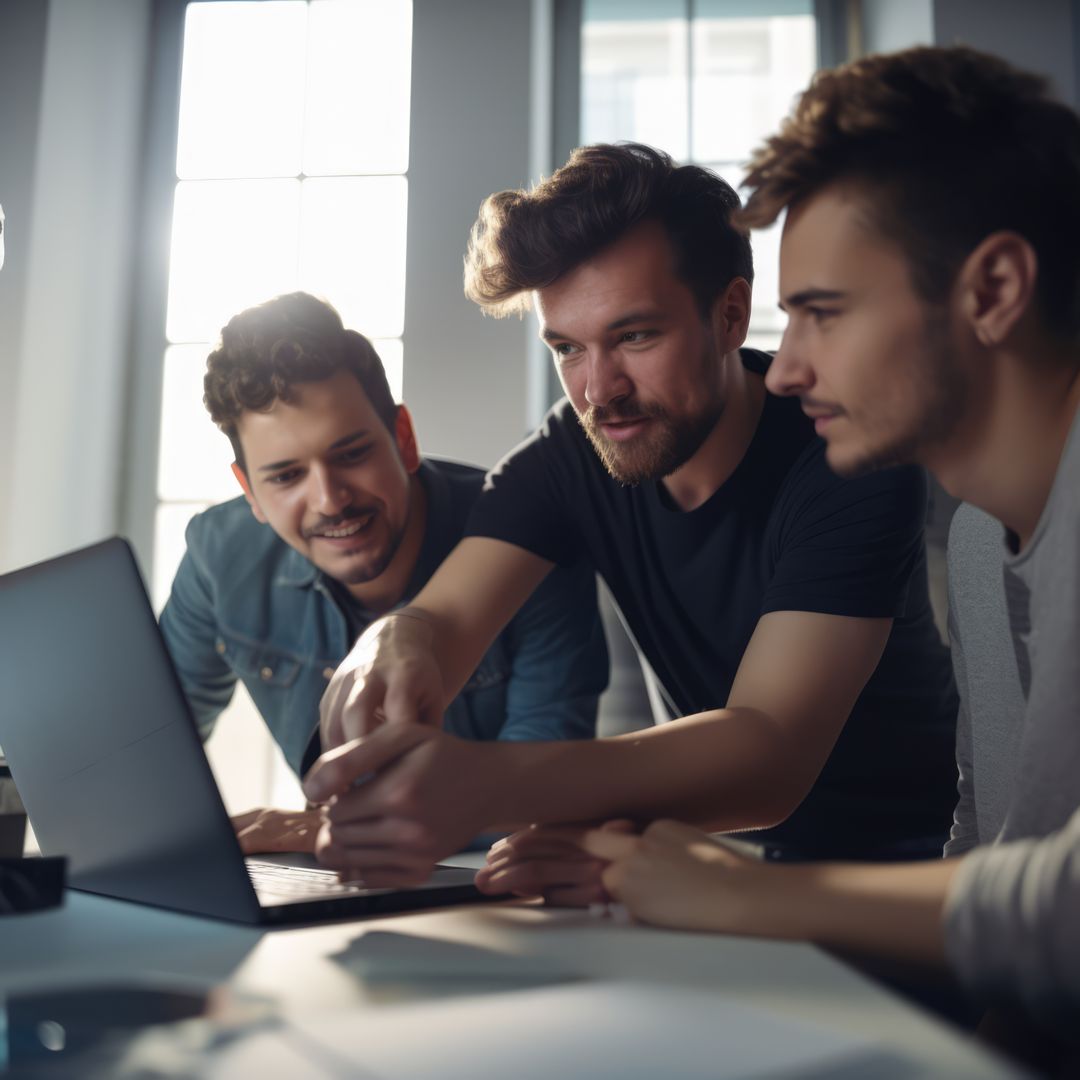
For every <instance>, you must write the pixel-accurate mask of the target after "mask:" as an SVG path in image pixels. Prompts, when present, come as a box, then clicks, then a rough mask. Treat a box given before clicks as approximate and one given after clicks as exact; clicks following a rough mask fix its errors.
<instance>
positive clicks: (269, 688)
mask: <svg viewBox="0 0 1080 1080" xmlns="http://www.w3.org/2000/svg"><path fill="white" fill-rule="evenodd" d="M205 391H206V393H205V398H204V401H205V403H206V407H207V409H208V411H209V413H210V416H211V418H212V419H213V421H214V422H215V423H216V424H217V425H218V427H219V428H221V430H222V431H223V432H224V433H225V434H226V435H227V436H228V438H229V440H230V442H231V443H232V447H233V453H234V455H235V458H236V462H235V464H234V466H233V470H234V472H235V474H236V478H237V479H238V480H239V482H240V485H241V487H242V488H243V491H244V498H242V499H241V498H238V499H234V500H232V501H231V502H227V503H224V504H223V505H220V506H215V507H212V508H211V509H209V510H207V511H206V512H205V513H202V514H199V515H198V516H197V517H195V518H194V520H193V521H192V522H191V524H190V525H189V527H188V531H187V551H186V553H185V555H184V558H183V561H182V563H181V565H180V569H179V571H178V572H177V575H176V578H175V581H174V582H173V587H172V594H171V596H170V598H169V601H168V603H167V604H166V606H165V609H164V611H163V612H162V615H161V627H162V630H163V632H164V634H165V640H166V642H167V643H168V646H169V650H170V652H171V654H172V658H173V660H174V662H175V664H176V667H177V670H178V672H179V675H180V681H181V683H182V685H183V688H184V691H185V693H186V695H187V697H188V700H189V701H190V703H191V705H192V707H193V710H194V712H195V717H196V720H197V721H198V723H199V726H200V729H201V731H202V733H203V735H204V737H205V736H208V735H209V734H210V731H211V730H212V728H213V725H214V723H215V721H216V719H217V717H218V714H219V713H220V712H221V710H222V709H223V708H224V707H225V705H226V704H227V703H228V701H229V699H230V697H231V696H232V693H233V689H234V687H235V685H236V682H237V681H238V680H239V681H240V682H242V683H243V684H244V685H245V686H246V688H247V689H248V691H249V692H250V694H251V697H252V699H253V700H254V702H255V705H256V706H257V708H258V709H259V712H260V713H261V715H262V717H263V719H264V720H265V721H266V724H267V727H268V728H269V729H270V733H271V734H272V735H273V737H274V739H275V740H276V741H277V743H278V745H279V746H280V747H281V750H282V753H283V754H284V757H285V760H286V762H287V763H288V764H289V766H290V767H291V768H292V770H293V771H294V772H295V773H296V774H297V776H303V774H304V772H305V771H306V769H307V767H308V766H309V765H310V763H311V762H312V761H313V760H314V759H315V758H316V757H317V756H318V754H319V751H320V744H319V738H318V722H319V699H320V697H321V695H322V693H323V690H324V689H325V687H326V683H327V680H328V679H329V677H330V675H332V674H333V672H334V669H335V668H336V667H337V665H338V664H339V663H340V662H341V660H342V659H343V658H344V656H345V655H346V654H347V653H348V651H349V649H350V647H351V646H352V644H353V643H354V642H355V641H356V639H357V637H358V636H359V635H360V634H361V632H362V631H363V630H364V628H365V627H366V626H367V625H368V624H369V623H370V622H371V621H372V620H373V619H375V618H377V617H379V616H381V615H384V614H385V613H386V612H388V611H393V610H395V609H396V608H398V607H400V606H402V605H404V604H406V603H408V601H409V600H411V599H412V597H413V596H414V595H415V594H416V593H417V592H418V591H419V590H420V589H421V588H422V587H423V586H424V584H425V583H426V582H427V580H428V578H429V577H430V576H431V574H432V573H433V572H434V571H435V569H436V568H437V567H438V565H439V563H440V562H441V561H442V560H443V558H444V557H445V556H446V554H447V553H448V552H449V551H450V550H451V549H452V548H453V547H454V545H455V544H456V543H457V541H458V540H459V539H460V537H461V535H462V532H463V530H464V528H465V522H466V519H467V517H468V514H469V511H470V509H471V507H472V505H473V503H474V502H475V501H476V499H477V497H478V496H479V494H480V488H481V484H482V482H483V471H482V470H480V469H477V468H474V467H472V466H468V465H460V464H457V463H454V462H449V461H442V460H436V459H433V458H424V457H422V456H421V454H420V448H419V445H418V442H417V438H416V433H415V431H414V430H413V424H412V419H411V417H410V416H409V412H408V410H407V409H406V408H405V406H404V405H398V404H395V402H394V400H393V398H392V397H391V394H390V389H389V387H388V385H387V382H386V375H385V373H384V371H383V367H382V363H381V361H380V360H379V357H378V355H377V353H376V352H375V350H374V348H372V346H371V343H370V342H369V341H368V340H367V339H366V338H365V337H363V336H362V335H361V334H358V333H356V332H355V331H352V330H346V329H345V327H344V326H343V325H342V322H341V319H340V317H339V316H338V313H337V312H336V311H335V310H334V309H333V308H332V307H331V306H330V305H329V304H327V303H325V302H324V301H322V300H318V299H316V298H315V297H313V296H310V295H308V294H306V293H293V294H290V295H286V296H279V297H277V298H276V299H274V300H270V301H268V302H267V303H265V304H260V305H258V306H257V307H253V308H250V309H248V310H247V311H244V312H241V313H240V314H239V315H236V316H235V317H234V318H232V319H231V320H230V321H229V323H228V325H227V326H226V327H225V328H224V330H223V331H222V334H221V341H220V344H219V345H218V347H217V348H216V349H215V350H214V351H213V352H212V353H211V354H210V356H209V359H208V360H207V370H206V378H205ZM606 682H607V653H606V649H605V646H604V640H603V631H602V629H601V626H600V622H599V617H598V614H597V608H596V597H595V579H594V575H593V574H592V571H591V570H590V569H589V568H588V567H586V566H584V565H583V564H578V565H576V566H573V567H567V568H566V569H565V570H563V571H561V572H560V573H559V574H557V575H553V577H552V578H551V579H550V580H548V581H545V582H544V583H543V585H542V586H541V587H540V588H539V589H537V590H536V593H535V594H534V595H533V596H532V597H531V598H530V599H529V600H528V602H527V603H526V604H525V605H524V606H523V607H522V608H521V610H520V612H518V614H517V615H516V617H515V618H514V619H513V620H511V621H510V623H509V624H508V625H507V626H506V628H505V629H504V630H503V631H502V632H501V633H500V634H499V636H498V638H497V639H495V640H494V641H492V642H491V644H490V647H489V648H487V649H486V650H485V651H484V652H483V654H482V655H478V656H477V657H476V658H475V663H474V664H473V665H472V667H471V669H470V671H469V673H468V676H467V678H466V679H465V680H464V681H463V685H462V686H461V687H460V688H459V692H457V693H456V694H455V695H454V697H453V701H452V702H450V704H449V707H448V708H447V709H446V710H445V728H446V730H447V731H449V732H453V733H454V734H455V735H457V736H460V737H461V738H465V739H477V740H485V739H490V740H500V739H501V740H541V741H542V740H545V739H555V738H558V739H582V738H588V737H590V736H592V735H593V734H594V733H595V720H596V705H597V699H598V696H599V694H600V692H601V691H602V690H603V688H604V686H605V685H606ZM438 719H439V720H440V721H442V720H443V716H442V714H441V713H440V716H439V718H438ZM317 818H318V815H317V813H316V812H315V811H313V810H309V811H304V812H301V813H295V814H294V813H287V812H284V811H277V810H255V811H252V812H251V813H249V814H244V815H241V816H240V817H238V818H237V819H236V820H235V822H234V824H235V825H236V827H237V829H238V832H239V835H240V838H241V842H242V844H243V846H244V847H245V849H246V850H248V851H268V850H293V851H295V850H306V851H311V850H312V848H313V846H314V842H315V836H316V833H317V831H318V829H317V824H318V821H317ZM485 824H486V823H485ZM402 858H405V859H407V856H406V855H402Z"/></svg>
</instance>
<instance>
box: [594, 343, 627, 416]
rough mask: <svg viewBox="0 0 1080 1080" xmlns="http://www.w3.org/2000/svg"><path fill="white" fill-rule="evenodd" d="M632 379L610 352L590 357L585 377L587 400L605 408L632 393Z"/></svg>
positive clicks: (599, 352) (598, 353)
mask: <svg viewBox="0 0 1080 1080" xmlns="http://www.w3.org/2000/svg"><path fill="white" fill-rule="evenodd" d="M630 389H631V387H630V380H629V378H628V377H627V375H626V372H625V371H623V369H622V367H621V365H620V364H619V362H618V360H617V359H616V358H615V357H614V356H613V355H612V354H611V353H608V352H602V351H598V352H596V353H594V354H593V355H592V356H590V357H589V360H588V366H587V369H586V379H585V400H586V401H587V402H588V403H589V404H590V405H595V406H597V407H598V408H603V407H604V406H605V405H610V404H611V402H613V401H617V400H618V399H619V398H623V397H627V396H628V395H629V393H630Z"/></svg>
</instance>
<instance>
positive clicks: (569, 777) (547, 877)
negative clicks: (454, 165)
mask: <svg viewBox="0 0 1080 1080" xmlns="http://www.w3.org/2000/svg"><path fill="white" fill-rule="evenodd" d="M738 206H739V201H738V198H737V196H736V195H735V193H734V191H732V189H731V188H730V187H729V186H728V185H727V184H726V183H725V182H724V181H723V180H722V179H721V178H720V177H718V176H717V175H716V174H714V173H711V172H710V171H708V170H706V169H702V168H698V167H696V166H678V165H676V164H675V163H674V162H673V161H672V160H671V159H670V158H669V157H668V156H667V155H666V154H663V153H660V152H659V151H656V150H654V149H651V148H649V147H646V146H641V145H637V144H627V145H621V146H592V147H585V148H582V149H579V150H577V151H575V153H574V155H573V156H572V157H571V159H570V161H569V162H568V163H567V164H566V165H565V166H564V167H563V168H561V169H559V170H557V171H556V172H555V173H554V174H553V175H552V176H551V177H549V178H548V179H547V180H545V181H543V182H542V183H540V184H539V185H537V186H536V187H535V188H534V189H532V190H531V191H528V192H524V191H511V192H502V193H499V194H496V195H493V196H492V197H491V198H490V199H488V200H487V201H486V202H485V204H484V206H483V207H482V209H481V214H480V218H479V221H478V222H477V224H476V226H475V228H474V230H473V233H472V237H471V240H470V245H469V253H468V255H467V258H466V288H467V291H468V293H469V295H470V296H472V298H473V299H474V300H476V301H477V302H478V303H480V304H481V306H482V307H483V308H484V309H485V310H486V311H488V312H490V313H492V314H503V313H506V312H508V311H514V310H519V309H521V308H523V307H525V306H528V305H530V304H531V305H532V306H533V307H534V308H535V310H536V313H537V315H538V318H539V324H540V334H541V337H542V339H543V340H544V342H545V343H546V344H547V345H548V347H549V348H550V350H551V353H552V357H553V359H554V361H555V364H556V366H557V368H558V372H559V377H560V379H561V380H562V383H563V387H564V389H565V391H566V395H567V397H566V400H564V401H562V402H560V403H559V404H557V405H556V406H555V407H554V408H553V409H552V411H551V412H550V413H549V414H548V417H547V419H546V420H545V422H544V425H543V427H542V428H541V429H540V431H538V432H537V433H536V434H535V435H534V436H533V437H532V438H530V439H529V440H527V441H526V442H525V443H524V444H522V446H520V447H519V448H518V449H517V450H515V451H513V452H512V453H511V454H510V455H509V456H508V457H507V458H505V459H504V460H503V462H502V463H501V464H500V465H499V466H498V467H497V468H496V469H495V471H494V472H493V473H492V474H491V475H490V476H489V477H488V480H487V484H486V490H485V492H484V495H483V496H482V497H481V499H480V500H478V502H477V505H476V507H475V509H474V512H473V515H472V518H471V521H470V524H469V527H468V530H467V535H466V537H465V538H464V539H463V541H462V543H461V544H460V545H459V546H458V547H457V549H456V550H455V551H454V552H453V553H452V554H451V556H450V557H449V558H448V560H447V562H446V564H445V565H444V567H443V569H442V570H441V571H440V572H439V573H438V574H436V575H435V576H434V577H433V578H432V580H431V581H430V582H429V583H428V586H427V587H426V588H425V589H424V590H423V591H422V592H421V593H420V594H419V595H418V596H417V598H416V600H415V601H414V602H413V603H412V604H410V606H409V607H408V608H407V609H405V611H403V612H401V613H400V614H399V616H395V617H391V618H388V619H384V620H382V621H381V622H380V623H378V624H377V625H376V626H375V627H373V629H372V630H371V631H369V633H368V634H366V635H365V637H364V639H362V641H361V643H360V646H358V650H357V651H356V652H355V653H354V654H353V656H352V657H351V658H350V660H349V661H348V662H347V664H346V665H345V667H344V668H343V669H342V670H341V671H339V673H338V675H337V676H335V678H334V679H333V680H331V685H330V686H329V687H328V690H327V695H326V697H325V698H324V701H323V731H324V736H325V738H324V741H325V743H326V745H327V746H333V745H336V744H340V743H345V745H344V746H343V747H342V749H341V750H339V751H336V752H331V754H328V755H326V756H325V757H324V759H323V761H322V762H321V763H320V764H319V766H317V768H316V770H315V771H314V772H313V774H312V775H311V776H309V779H308V784H307V787H308V791H309V795H311V796H313V797H316V798H325V797H326V796H328V795H330V794H333V793H340V798H338V799H337V801H336V802H335V804H334V805H333V807H331V808H330V810H329V811H328V816H329V825H328V827H327V828H326V830H325V833H324V836H323V840H322V841H321V844H322V850H321V855H320V857H322V858H324V859H325V860H326V861H328V862H330V863H331V864H335V865H340V866H348V867H355V868H360V869H361V870H362V872H363V874H364V876H365V877H366V878H368V879H369V880H370V879H371V877H372V874H377V873H378V872H379V871H380V868H381V864H380V860H381V859H382V858H383V856H382V854H381V852H380V851H379V850H378V845H377V837H378V833H377V831H376V829H375V828H374V827H373V826H372V824H371V823H372V822H378V821H379V820H380V819H381V818H383V817H387V816H391V817H400V816H404V817H407V818H409V819H411V820H414V821H417V822H418V823H420V824H421V825H422V826H423V834H422V839H421V840H419V841H417V842H416V843H414V844H412V845H411V848H412V850H414V851H415V852H416V853H417V854H418V855H423V856H425V857H426V858H427V859H429V860H430V861H432V862H433V861H434V860H435V859H436V858H437V857H439V856H440V855H444V854H446V853H447V852H449V851H451V850H453V847H454V845H455V844H457V843H460V841H461V839H462V838H463V837H465V836H467V835H469V834H470V833H471V832H472V831H473V830H474V829H475V827H476V823H477V822H479V821H481V820H496V821H501V822H508V823H520V824H525V823H530V822H541V823H546V824H559V823H569V822H581V821H589V820H595V819H598V818H604V817H610V816H613V815H615V814H620V815H624V816H627V817H631V818H634V819H637V820H639V821H641V820H649V819H651V818H653V817H657V816H660V815H663V814H676V815H679V816H686V817H688V818H689V819H691V820H694V821H696V822H698V823H701V824H707V825H709V826H710V827H712V828H715V829H722V830H725V831H739V832H742V833H745V834H746V839H748V840H749V841H751V842H753V843H754V844H755V845H756V846H757V847H758V848H759V849H760V850H761V851H762V853H763V854H764V855H766V857H768V858H772V859H805V858H811V857H815V856H822V855H825V854H833V855H840V854H841V853H843V854H844V855H845V856H846V857H850V858H854V859H880V858H886V859H887V858H896V857H898V856H900V855H903V856H904V857H907V856H909V855H916V856H923V857H926V856H932V855H937V854H938V853H939V852H940V847H941V844H942V843H943V842H944V839H945V833H946V829H947V823H948V818H949V815H950V812H951V807H952V802H953V790H954V784H955V772H954V767H953V762H952V742H953V726H954V720H955V702H954V697H953V688H952V680H951V674H950V671H949V666H948V659H947V656H946V654H945V652H944V649H943V647H942V645H941V643H940V640H939V639H938V637H937V634H936V631H935V628H934V625H933V620H932V617H931V611H930V605H929V601H928V596H927V588H926V576H925V562H924V551H923V542H922V525H923V518H924V515H925V506H926V490H925V486H924V485H925V478H924V477H923V476H922V474H921V473H920V472H919V471H918V470H913V469H908V470H897V471H894V472H891V473H883V474H879V475H876V476H872V477H866V478H860V479H857V480H852V481H845V480H840V479H838V478H837V477H836V476H835V475H834V474H833V473H832V472H830V470H829V469H828V467H827V466H826V464H825V461H824V444H822V443H821V442H820V440H818V439H816V438H815V435H814V430H813V424H812V423H811V422H810V421H808V420H807V419H806V418H805V417H804V416H802V414H801V413H800V411H799V409H798V407H797V405H796V403H795V402H791V401H784V400H781V399H779V398H775V397H770V396H768V395H766V393H765V384H764V377H765V372H766V370H767V368H768V364H769V357H768V356H767V355H765V354H763V353H760V352H757V351H755V350H752V349H744V348H742V346H743V344H744V340H745V336H746V330H747V322H748V318H749V312H750V290H751V279H752V273H753V269H752V260H751V255H750V247H749V241H748V238H747V236H746V234H745V232H744V231H743V230H742V229H741V228H739V227H737V226H736V225H734V224H733V222H732V216H733V214H734V213H735V212H736V211H737V209H738ZM580 557H585V558H586V559H588V561H589V562H590V563H591V564H592V565H593V566H594V567H595V568H596V569H597V571H598V572H599V573H600V574H601V576H602V577H603V578H604V580H605V581H606V582H607V584H608V586H609V587H610V590H611V593H612V595H613V596H614V598H615V601H616V603H617V604H618V607H619V610H620V612H621V614H622V617H623V619H624V621H625V623H626V625H627V626H628V628H629V630H630V632H631V634H632V636H633V639H634V641H635V644H636V646H637V648H638V651H639V653H640V654H641V656H642V657H643V658H644V662H645V664H646V665H647V667H648V673H649V676H650V678H651V679H652V681H653V686H654V688H655V690H656V693H657V697H658V699H659V701H660V702H661V703H662V708H663V711H664V713H665V714H666V718H670V720H671V722H670V723H664V724H661V725H660V726H658V727H655V728H653V729H651V730H648V731H644V732H635V733H633V734H631V735H627V736H620V737H616V738H610V739H602V740H598V741H596V742H593V743H590V744H589V746H587V747H586V746H583V745H579V746H568V745H567V746H558V745H551V746H544V747H537V746H525V745H521V746H516V747H495V746H484V747H472V746H466V745H464V744H463V743H461V742H460V741H457V740H454V739H452V738H449V737H446V736H445V734H444V733H442V732H439V731H437V730H436V729H434V728H432V727H430V726H427V725H425V724H423V723H422V722H420V721H422V720H423V719H424V717H425V715H431V714H434V715H438V714H439V713H440V712H441V710H442V708H443V707H444V705H445V701H446V698H447V696H448V694H450V693H452V692H453V688H454V687H456V686H457V685H459V684H460V681H461V679H462V678H463V677H464V673H465V672H466V671H467V669H468V667H469V665H470V664H471V662H472V657H473V656H474V655H475V654H476V653H477V652H478V651H479V650H482V649H483V647H484V643H485V642H486V641H487V640H489V639H490V637H491V635H492V634H494V633H496V632H497V631H498V628H499V626H501V625H502V623H503V621H505V620H506V619H507V618H509V617H510V616H511V615H512V614H513V612H514V611H515V610H516V608H517V605H518V604H519V603H520V602H521V598H522V597H523V596H524V595H525V594H526V593H527V592H528V590H529V589H531V588H532V587H533V586H534V585H535V584H536V582H538V581H540V580H542V579H543V578H544V577H545V576H546V575H547V574H548V573H549V572H551V570H552V568H553V567H554V566H557V565H565V564H567V563H571V562H573V561H574V560H575V559H577V558H580ZM376 710H382V711H383V713H384V715H385V716H386V718H387V723H386V724H384V725H383V726H382V727H379V728H378V729H377V730H374V731H371V730H370V728H371V727H372V726H373V725H374V724H375V723H376V722H377V719H378V718H377V716H376ZM360 735H366V737H365V738H362V739H360V741H359V742H352V741H350V740H352V739H353V738H354V737H356V736H360ZM927 765H929V769H930V774H929V775H928V774H927V773H926V772H924V768H925V767H926V766H927ZM375 770H381V771H379V772H378V773H377V775H376V776H375V777H374V779H371V780H370V781H369V782H368V783H366V784H364V785H362V786H361V787H359V788H355V787H354V788H348V785H349V784H350V782H351V780H352V778H353V777H354V776H355V775H357V773H360V774H363V773H369V772H372V771H375ZM347 788H348V790H347ZM478 882H479V884H480V885H481V887H483V888H485V889H489V890H491V891H499V890H506V889H511V890H515V891H520V892H523V893H537V892H542V893H544V894H545V895H546V896H548V897H549V898H551V899H556V900H560V901H573V902H583V901H588V900H593V899H596V898H598V897H600V896H602V895H603V893H602V890H601V889H600V884H599V876H598V866H597V864H596V863H595V862H593V861H591V860H583V859H582V858H581V856H580V850H579V849H575V854H574V855H569V854H568V852H567V847H566V844H565V842H564V838H562V836H561V834H559V833H558V832H556V831H552V830H544V829H531V830H526V831H523V832H521V833H520V834H519V835H517V836H515V837H513V838H512V839H510V840H509V841H508V842H507V843H505V844H503V845H502V846H501V847H499V848H498V849H497V850H495V851H493V852H492V855H491V861H490V864H489V866H488V867H487V869H486V870H485V871H484V872H483V873H482V874H481V876H480V878H479V879H478Z"/></svg>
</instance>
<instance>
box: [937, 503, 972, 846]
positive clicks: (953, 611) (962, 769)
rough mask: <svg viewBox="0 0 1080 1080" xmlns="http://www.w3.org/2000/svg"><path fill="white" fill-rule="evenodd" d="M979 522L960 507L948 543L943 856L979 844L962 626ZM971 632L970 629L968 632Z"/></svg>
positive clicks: (968, 614)
mask: <svg viewBox="0 0 1080 1080" xmlns="http://www.w3.org/2000/svg"><path fill="white" fill-rule="evenodd" d="M977 521H978V519H977V517H974V516H973V515H972V512H971V508H970V507H968V506H960V507H959V508H958V509H957V511H956V513H955V514H954V515H953V520H952V525H951V527H950V529H949V543H948V575H947V578H948V589H949V651H950V654H951V656H952V665H953V676H954V678H955V679H956V691H957V694H958V695H959V698H960V709H959V712H958V713H957V717H956V768H957V772H958V779H957V782H956V787H957V792H958V794H959V800H958V802H957V804H956V809H955V810H954V811H953V823H952V829H951V830H950V832H949V839H948V841H946V844H945V855H946V856H950V855H962V854H963V853H964V852H965V851H970V850H971V849H972V848H973V847H975V846H976V844H978V842H979V822H978V816H977V814H976V809H975V771H974V767H975V754H974V747H973V744H972V732H971V700H970V694H971V688H970V687H969V685H968V670H967V659H966V657H965V655H964V634H965V623H968V622H970V620H971V618H972V613H971V610H970V606H971V605H970V602H969V596H968V593H969V590H968V589H967V588H966V587H965V584H966V574H967V571H968V570H969V569H970V563H971V561H972V557H973V550H972V548H973V545H972V542H971V539H970V537H969V532H970V530H971V528H972V527H974V523H976V522H977ZM968 629H970V628H968Z"/></svg>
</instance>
